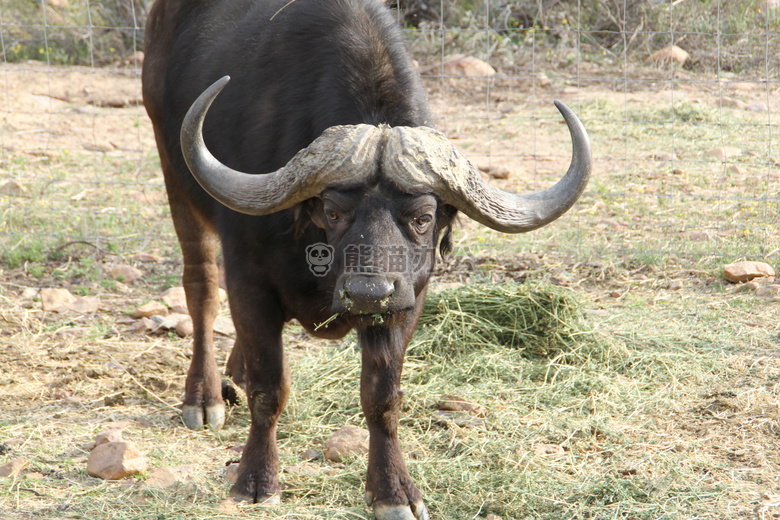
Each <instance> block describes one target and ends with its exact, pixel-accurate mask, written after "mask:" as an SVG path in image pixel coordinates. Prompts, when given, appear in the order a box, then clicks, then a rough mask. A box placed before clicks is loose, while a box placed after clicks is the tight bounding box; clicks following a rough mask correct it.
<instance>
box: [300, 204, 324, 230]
mask: <svg viewBox="0 0 780 520" xmlns="http://www.w3.org/2000/svg"><path fill="white" fill-rule="evenodd" d="M301 206H303V208H302V209H303V211H305V212H306V217H307V218H308V219H309V220H310V221H311V223H312V224H314V225H315V226H317V227H318V228H320V229H325V220H324V219H323V218H322V211H323V209H322V200H321V199H319V198H317V197H313V198H311V199H307V200H305V201H303V203H302V204H301Z"/></svg>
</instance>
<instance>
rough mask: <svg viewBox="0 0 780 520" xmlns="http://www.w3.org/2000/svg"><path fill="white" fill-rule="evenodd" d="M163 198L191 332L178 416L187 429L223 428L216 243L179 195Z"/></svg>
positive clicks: (172, 191)
mask: <svg viewBox="0 0 780 520" xmlns="http://www.w3.org/2000/svg"><path fill="white" fill-rule="evenodd" d="M168 199H169V203H170V206H171V214H172V216H173V223H174V227H175V228H176V234H177V235H178V237H179V243H180V244H181V250H182V256H183V259H184V272H183V274H182V281H183V285H184V292H185V294H186V296H187V307H188V309H189V313H190V316H191V317H192V329H193V341H192V360H191V361H190V368H189V371H188V372H187V381H186V383H185V385H184V402H183V405H182V418H183V419H184V424H185V425H186V426H187V427H188V428H191V429H197V428H202V427H203V426H204V425H208V426H210V427H212V428H215V429H219V428H222V426H223V425H224V424H225V402H224V401H223V400H222V382H221V378H220V375H219V369H218V367H217V361H216V359H215V358H214V320H215V319H216V317H217V313H218V312H219V305H220V301H219V269H218V267H217V256H216V249H217V239H216V235H215V234H214V233H213V232H212V231H211V230H210V229H208V228H207V227H206V226H205V225H204V223H203V222H202V221H201V219H200V218H198V217H197V215H195V213H194V211H193V210H192V209H191V207H190V206H189V204H188V203H187V202H186V201H183V200H180V191H177V190H175V189H171V187H169V189H168Z"/></svg>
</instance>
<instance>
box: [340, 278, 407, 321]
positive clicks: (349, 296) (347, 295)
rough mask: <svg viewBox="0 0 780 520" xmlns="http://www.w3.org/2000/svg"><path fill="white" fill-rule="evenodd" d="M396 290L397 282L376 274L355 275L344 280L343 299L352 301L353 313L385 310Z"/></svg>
mask: <svg viewBox="0 0 780 520" xmlns="http://www.w3.org/2000/svg"><path fill="white" fill-rule="evenodd" d="M394 292H395V284H393V282H391V281H389V280H385V279H382V278H379V277H375V276H355V277H352V278H350V279H348V280H346V281H345V282H344V290H343V293H342V300H348V301H349V302H350V303H351V310H352V312H353V313H361V314H363V313H375V312H384V311H385V310H386V309H387V305H388V301H389V299H390V297H391V296H392V295H393V293H394Z"/></svg>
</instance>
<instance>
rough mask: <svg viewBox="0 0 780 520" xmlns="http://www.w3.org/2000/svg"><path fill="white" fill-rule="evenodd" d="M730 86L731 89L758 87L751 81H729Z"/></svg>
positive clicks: (752, 88)
mask: <svg viewBox="0 0 780 520" xmlns="http://www.w3.org/2000/svg"><path fill="white" fill-rule="evenodd" d="M728 86H729V88H730V89H731V90H742V91H746V90H754V89H755V88H756V87H757V84H756V83H755V82H751V81H729V83H728Z"/></svg>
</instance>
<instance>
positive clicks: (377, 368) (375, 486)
mask: <svg viewBox="0 0 780 520" xmlns="http://www.w3.org/2000/svg"><path fill="white" fill-rule="evenodd" d="M404 336H405V334H404V331H403V330H400V328H387V327H370V328H368V329H365V330H362V331H359V332H358V338H359V340H360V348H361V351H362V368H361V375H360V400H361V404H362V407H363V413H364V415H365V417H366V422H367V423H368V430H369V433H370V437H369V449H368V470H367V475H366V503H367V504H368V505H369V506H371V507H373V510H374V515H375V516H376V518H377V520H428V518H429V516H428V511H427V509H426V508H425V505H424V504H423V500H422V494H421V493H420V491H419V490H418V489H417V487H416V486H415V485H414V483H413V482H412V479H411V477H410V476H409V472H408V470H407V469H406V463H405V462H404V459H403V454H402V452H401V445H400V442H399V440H398V418H399V414H400V412H401V403H402V399H403V393H402V392H401V369H402V367H403V359H404V352H405V350H406V343H407V341H408V338H405V337H404Z"/></svg>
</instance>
